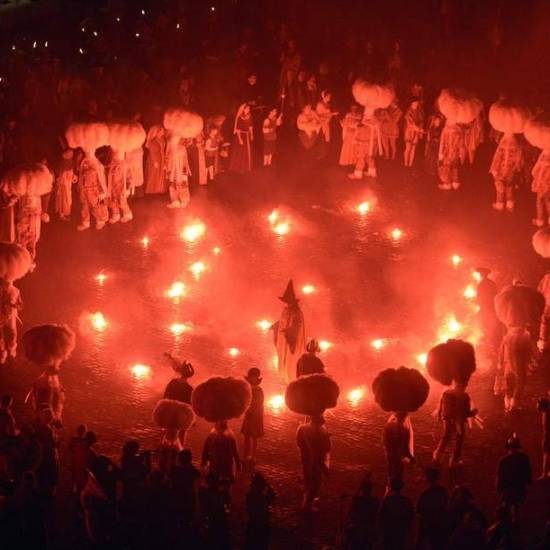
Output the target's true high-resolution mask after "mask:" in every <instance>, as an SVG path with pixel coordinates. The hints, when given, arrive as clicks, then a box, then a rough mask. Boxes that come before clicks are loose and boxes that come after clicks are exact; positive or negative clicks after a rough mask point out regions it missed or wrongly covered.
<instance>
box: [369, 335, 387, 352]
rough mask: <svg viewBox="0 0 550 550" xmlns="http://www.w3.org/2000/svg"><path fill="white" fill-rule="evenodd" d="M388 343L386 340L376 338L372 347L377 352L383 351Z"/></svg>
mask: <svg viewBox="0 0 550 550" xmlns="http://www.w3.org/2000/svg"><path fill="white" fill-rule="evenodd" d="M386 343H387V341H386V339H385V338H376V339H375V340H373V341H372V342H371V343H370V345H371V346H372V347H373V348H374V349H375V350H376V351H378V350H381V349H382V348H383V347H384V346H385V345H386Z"/></svg>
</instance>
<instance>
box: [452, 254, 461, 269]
mask: <svg viewBox="0 0 550 550" xmlns="http://www.w3.org/2000/svg"><path fill="white" fill-rule="evenodd" d="M462 262H463V260H462V257H461V256H459V255H458V254H453V255H452V256H451V263H452V264H453V266H454V267H458V266H459V265H460V264H461V263H462Z"/></svg>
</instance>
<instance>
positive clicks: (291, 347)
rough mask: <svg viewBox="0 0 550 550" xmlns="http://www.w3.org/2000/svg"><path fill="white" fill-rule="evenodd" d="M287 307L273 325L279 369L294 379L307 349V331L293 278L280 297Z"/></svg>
mask: <svg viewBox="0 0 550 550" xmlns="http://www.w3.org/2000/svg"><path fill="white" fill-rule="evenodd" d="M279 300H281V301H282V302H284V304H285V307H284V309H283V311H282V312H281V318H280V319H279V321H277V322H276V323H275V324H274V325H273V326H272V329H273V334H274V339H275V346H276V348H277V359H278V365H279V371H280V372H282V373H284V374H285V376H286V379H287V380H292V379H293V378H294V375H295V373H296V363H297V361H298V358H299V357H301V356H302V354H303V353H304V350H305V342H306V333H305V323H304V314H303V313H302V310H301V309H300V303H299V302H300V301H299V300H298V298H296V293H295V292H294V284H293V282H292V279H291V280H290V281H289V282H288V285H287V287H286V290H285V292H284V294H283V295H282V296H281V297H280V298H279Z"/></svg>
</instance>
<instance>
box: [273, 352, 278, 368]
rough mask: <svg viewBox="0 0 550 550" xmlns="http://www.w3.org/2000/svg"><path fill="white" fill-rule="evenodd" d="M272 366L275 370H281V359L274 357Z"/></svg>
mask: <svg viewBox="0 0 550 550" xmlns="http://www.w3.org/2000/svg"><path fill="white" fill-rule="evenodd" d="M271 366H272V367H273V368H274V369H278V368H279V357H278V356H277V355H274V356H273V357H272V358H271Z"/></svg>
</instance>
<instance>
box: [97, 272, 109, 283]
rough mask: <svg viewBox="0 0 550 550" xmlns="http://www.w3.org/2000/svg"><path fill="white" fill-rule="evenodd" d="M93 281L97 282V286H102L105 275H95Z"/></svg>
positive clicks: (105, 278)
mask: <svg viewBox="0 0 550 550" xmlns="http://www.w3.org/2000/svg"><path fill="white" fill-rule="evenodd" d="M95 280H96V281H97V284H98V285H99V286H103V284H104V283H105V281H106V280H107V275H105V273H99V274H97V275H96V277H95Z"/></svg>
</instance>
